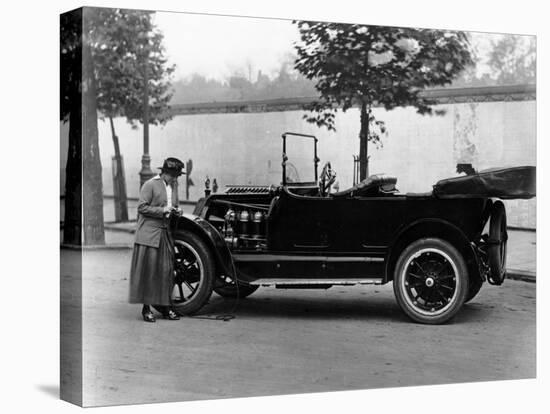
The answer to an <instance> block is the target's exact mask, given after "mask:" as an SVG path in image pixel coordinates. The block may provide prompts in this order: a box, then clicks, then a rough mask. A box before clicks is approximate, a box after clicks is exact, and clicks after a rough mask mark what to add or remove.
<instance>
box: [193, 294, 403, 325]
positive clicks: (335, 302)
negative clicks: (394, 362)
mask: <svg viewBox="0 0 550 414" xmlns="http://www.w3.org/2000/svg"><path fill="white" fill-rule="evenodd" d="M220 314H234V315H235V317H236V318H249V319H256V318H262V319H266V318H293V319H308V320H338V319H342V320H346V319H365V320H369V321H386V322H387V321H393V322H397V323H403V322H405V323H409V322H410V321H409V319H408V318H407V317H406V316H405V315H404V314H403V313H402V312H401V310H400V309H399V306H398V305H397V304H396V303H395V302H394V301H391V300H387V299H382V300H380V299H378V298H373V297H370V298H365V299H361V300H357V299H351V298H345V297H336V296H335V297H326V296H324V297H318V298H315V297H311V296H309V297H296V296H292V297H288V296H276V297H267V296H263V297H252V298H246V299H240V300H235V299H224V298H221V297H219V296H216V295H212V298H211V299H210V301H209V303H208V304H207V305H206V306H205V307H204V308H203V309H202V310H201V312H200V313H199V314H198V316H204V315H220Z"/></svg>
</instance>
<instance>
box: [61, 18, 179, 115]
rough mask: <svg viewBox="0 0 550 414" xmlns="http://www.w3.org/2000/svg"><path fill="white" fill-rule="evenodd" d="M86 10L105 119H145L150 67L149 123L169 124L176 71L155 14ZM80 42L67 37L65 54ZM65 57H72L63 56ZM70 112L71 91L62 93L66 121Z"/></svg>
mask: <svg viewBox="0 0 550 414" xmlns="http://www.w3.org/2000/svg"><path fill="white" fill-rule="evenodd" d="M86 11H88V13H87V14H86V17H87V23H88V31H89V33H88V34H87V35H88V39H89V43H90V47H91V50H92V60H93V67H94V74H95V77H96V81H97V88H96V89H97V107H98V110H99V112H100V115H101V116H102V117H117V116H124V117H126V119H127V121H128V122H129V123H130V124H132V125H135V123H136V121H141V120H142V118H143V84H144V76H145V73H144V70H145V68H147V77H148V81H149V123H151V124H153V125H158V124H165V123H166V122H167V121H168V120H169V119H170V115H169V112H168V111H167V110H168V104H169V102H170V99H171V97H172V92H171V75H172V73H173V71H174V68H175V67H174V66H173V65H169V64H168V62H167V58H166V57H165V50H164V47H163V34H162V32H160V31H159V30H158V28H157V27H156V26H155V25H154V23H153V12H148V11H141V10H125V9H109V8H97V9H96V8H94V9H86ZM74 41H75V39H68V38H67V39H64V40H63V44H62V50H63V49H66V50H67V51H71V50H73V49H74V46H73V44H74ZM63 58H67V59H70V58H71V56H70V55H69V54H68V53H65V54H63V53H62V59H63ZM69 75H70V74H69ZM64 83H65V85H66V86H68V84H69V82H64ZM69 109H70V105H68V93H62V110H61V118H62V120H66V119H67V117H68V115H69Z"/></svg>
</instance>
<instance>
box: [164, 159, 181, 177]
mask: <svg viewBox="0 0 550 414" xmlns="http://www.w3.org/2000/svg"><path fill="white" fill-rule="evenodd" d="M184 167H185V164H184V163H183V162H181V161H180V160H178V159H177V158H173V157H170V158H166V159H165V160H164V163H163V164H162V167H158V168H159V169H160V170H161V171H162V172H167V173H171V174H175V175H182V174H185V172H184V171H183V168H184Z"/></svg>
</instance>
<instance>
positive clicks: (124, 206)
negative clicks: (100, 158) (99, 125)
mask: <svg viewBox="0 0 550 414" xmlns="http://www.w3.org/2000/svg"><path fill="white" fill-rule="evenodd" d="M109 123H110V125H111V134H112V136H113V145H114V147H115V156H114V162H115V169H114V171H113V193H114V196H115V197H114V204H115V221H117V222H119V221H128V198H127V196H126V179H125V174H124V164H123V162H122V155H121V154H120V146H119V143H118V137H117V135H116V133H115V123H114V122H113V118H112V117H111V116H110V117H109Z"/></svg>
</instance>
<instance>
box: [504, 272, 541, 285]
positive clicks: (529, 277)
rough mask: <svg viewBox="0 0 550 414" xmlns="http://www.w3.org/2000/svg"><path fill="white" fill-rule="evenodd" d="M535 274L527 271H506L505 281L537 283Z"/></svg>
mask: <svg viewBox="0 0 550 414" xmlns="http://www.w3.org/2000/svg"><path fill="white" fill-rule="evenodd" d="M536 276H537V274H536V273H535V272H530V271H528V270H518V269H506V279H512V280H521V281H522V282H529V283H537V277H536Z"/></svg>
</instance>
